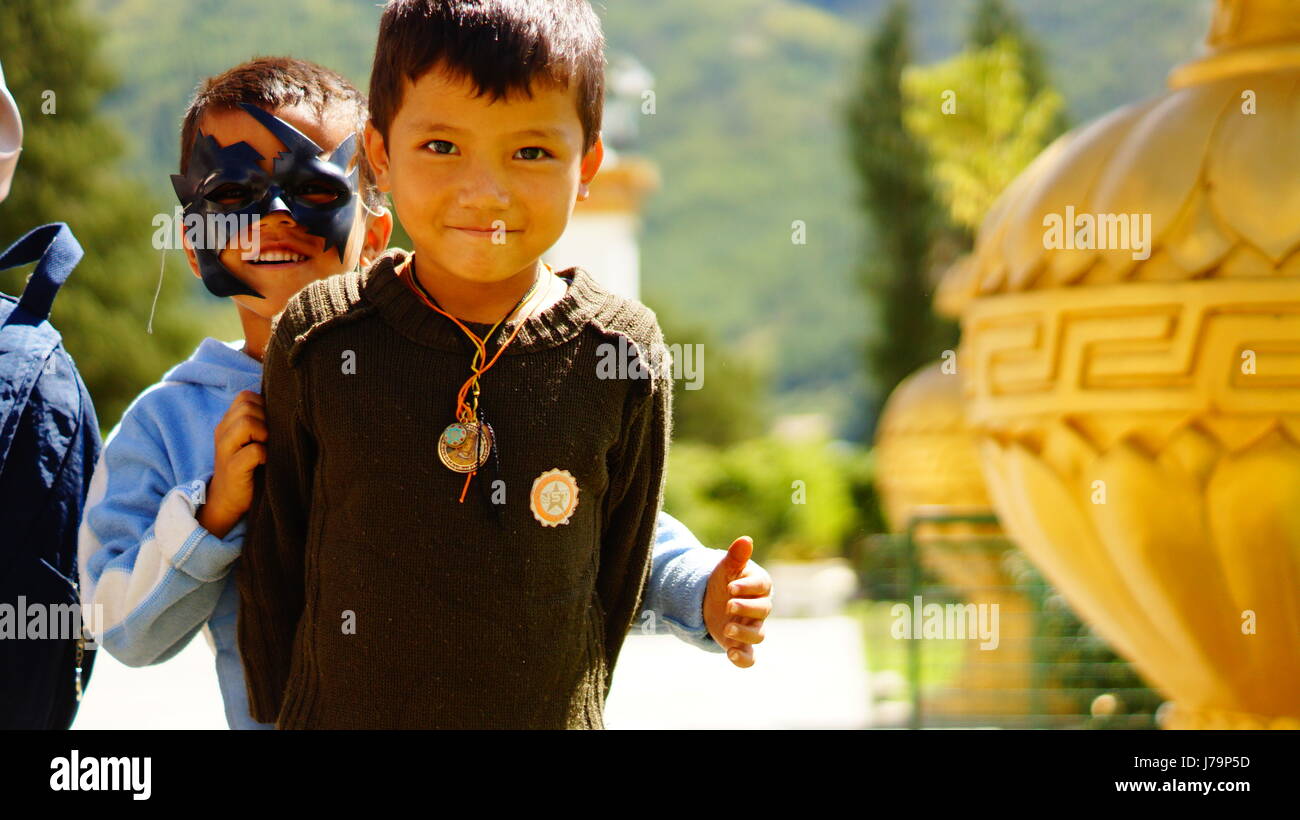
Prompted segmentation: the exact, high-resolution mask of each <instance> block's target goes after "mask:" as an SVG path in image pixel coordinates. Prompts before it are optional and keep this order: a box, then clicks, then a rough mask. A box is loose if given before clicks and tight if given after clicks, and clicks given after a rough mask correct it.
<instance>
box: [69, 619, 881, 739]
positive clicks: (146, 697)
mask: <svg viewBox="0 0 1300 820" xmlns="http://www.w3.org/2000/svg"><path fill="white" fill-rule="evenodd" d="M766 631H767V640H766V641H764V642H763V643H762V644H761V645H760V646H759V647H758V663H757V664H756V665H755V666H754V667H752V668H750V669H737V668H735V667H733V666H732V665H731V664H730V663H729V662H728V661H727V659H726V658H725V657H723V656H722V655H714V654H709V653H705V652H701V651H699V650H698V649H694V648H692V647H690V646H688V645H686V644H684V643H682V642H681V641H679V640H677V639H676V638H673V637H671V636H656V635H631V636H629V637H628V640H627V643H626V644H625V645H624V649H623V652H622V654H621V655H620V657H619V662H618V669H617V671H616V672H615V675H614V687H613V690H612V691H611V693H610V697H609V703H608V704H607V706H606V710H605V722H606V725H607V726H608V727H609V728H611V729H724V728H725V729H744V728H748V729H813V728H816V729H831V728H835V729H840V728H862V727H865V726H866V725H868V722H869V707H868V699H869V695H868V690H867V674H866V665H865V662H864V660H863V657H862V638H861V635H860V631H859V627H858V624H857V622H856V621H854V620H853V619H851V618H847V617H843V616H831V617H819V618H770V619H768V622H767V629H766ZM225 727H226V720H225V714H224V712H223V711H222V707H221V695H220V693H219V692H218V690H217V677H216V671H215V669H214V667H213V660H212V652H211V650H210V649H209V648H208V645H207V642H206V641H204V640H203V639H202V637H197V638H196V639H195V640H193V641H192V642H191V643H190V645H189V646H187V647H186V648H185V649H184V650H183V651H182V652H181V653H180V654H179V655H177V656H176V657H175V658H172V659H171V660H169V661H168V662H166V663H164V664H161V665H159V666H155V667H149V668H144V669H132V668H129V667H126V666H123V665H122V664H120V663H118V662H117V661H116V660H114V659H113V658H112V656H110V655H109V654H108V653H107V652H101V653H100V655H99V658H98V659H97V660H96V661H95V673H94V677H93V679H92V681H91V684H90V687H89V690H88V691H87V693H86V699H85V701H84V702H83V703H82V706H81V711H80V712H79V714H78V715H77V721H76V724H75V726H74V728H77V729H143V728H149V729H224V728H225Z"/></svg>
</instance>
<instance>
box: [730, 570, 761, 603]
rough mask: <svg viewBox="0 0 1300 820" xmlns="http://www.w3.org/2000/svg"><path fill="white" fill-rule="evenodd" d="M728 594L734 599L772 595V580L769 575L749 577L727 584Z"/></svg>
mask: <svg viewBox="0 0 1300 820" xmlns="http://www.w3.org/2000/svg"><path fill="white" fill-rule="evenodd" d="M727 592H729V593H731V596H732V597H733V598H761V597H763V596H764V595H770V594H772V579H771V578H769V577H767V574H766V573H764V574H762V575H747V576H745V577H744V578H737V579H736V580H734V581H732V582H731V583H729V584H727Z"/></svg>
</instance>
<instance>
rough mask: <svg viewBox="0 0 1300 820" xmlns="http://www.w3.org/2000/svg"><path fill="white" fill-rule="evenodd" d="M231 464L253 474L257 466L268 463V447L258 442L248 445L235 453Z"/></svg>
mask: <svg viewBox="0 0 1300 820" xmlns="http://www.w3.org/2000/svg"><path fill="white" fill-rule="evenodd" d="M230 463H231V465H232V466H234V467H237V468H239V469H240V470H248V471H250V472H251V471H252V469H253V468H254V467H256V466H257V465H259V464H265V463H266V447H265V446H264V445H261V444H258V443H256V442H253V443H250V444H246V445H244V446H243V447H241V448H240V450H239V452H238V453H235V456H234V458H233V459H231V462H230Z"/></svg>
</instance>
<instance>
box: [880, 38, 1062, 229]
mask: <svg viewBox="0 0 1300 820" xmlns="http://www.w3.org/2000/svg"><path fill="white" fill-rule="evenodd" d="M1023 54H1024V52H1023V49H1022V47H1021V46H1020V45H1019V44H1018V43H1017V42H1016V41H1015V40H1013V39H1012V38H1011V37H1009V36H1006V37H1003V38H1002V39H1000V40H998V41H997V42H995V43H994V44H993V45H991V46H987V47H984V48H978V49H973V50H968V51H964V52H962V53H961V54H958V55H957V56H955V57H952V58H951V59H948V60H945V61H943V62H941V63H936V64H934V65H928V66H910V67H908V68H907V69H906V70H905V71H904V72H903V93H904V97H905V99H906V103H905V104H906V110H905V111H904V113H903V120H904V122H905V123H906V124H907V128H908V130H909V131H911V132H912V133H913V134H914V135H915V136H916V137H917V138H919V139H920V140H921V141H922V142H923V143H924V144H925V146H926V149H927V152H928V154H929V155H930V157H931V158H932V165H931V168H930V172H931V174H932V177H933V179H934V183H935V187H936V189H937V190H938V192H939V196H940V198H941V200H942V201H943V203H944V206H945V208H946V209H947V211H948V214H949V216H950V217H951V218H952V220H953V221H954V222H956V223H957V224H958V225H960V226H961V227H962V228H964V229H965V230H967V231H969V232H971V233H973V232H974V231H976V230H978V228H979V226H980V223H981V222H982V221H983V220H984V215H985V214H986V213H987V212H988V209H989V207H990V206H991V205H992V204H993V202H994V200H996V199H997V198H998V196H999V195H1000V194H1001V193H1002V190H1003V189H1004V188H1005V187H1006V186H1007V185H1009V184H1010V183H1011V181H1012V180H1013V179H1015V178H1016V176H1017V175H1019V174H1020V172H1021V171H1022V170H1024V168H1025V166H1026V165H1028V164H1029V163H1030V162H1032V161H1033V159H1034V157H1036V156H1038V154H1039V152H1040V151H1042V150H1043V147H1044V146H1045V145H1047V143H1048V142H1049V141H1050V138H1051V135H1052V132H1053V129H1054V128H1055V125H1056V122H1057V118H1058V116H1059V115H1060V113H1061V111H1063V110H1064V100H1063V99H1062V98H1061V95H1060V94H1058V93H1057V92H1056V90H1055V89H1053V88H1051V87H1050V86H1049V87H1044V88H1042V89H1041V90H1039V91H1038V92H1037V93H1034V92H1033V91H1032V90H1031V86H1030V83H1029V81H1028V74H1027V69H1026V65H1025V63H1024V60H1023Z"/></svg>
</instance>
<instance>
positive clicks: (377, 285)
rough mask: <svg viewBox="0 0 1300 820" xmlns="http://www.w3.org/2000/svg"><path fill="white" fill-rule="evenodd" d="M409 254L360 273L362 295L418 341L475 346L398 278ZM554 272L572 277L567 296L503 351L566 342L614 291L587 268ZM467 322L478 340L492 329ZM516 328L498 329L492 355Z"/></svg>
mask: <svg viewBox="0 0 1300 820" xmlns="http://www.w3.org/2000/svg"><path fill="white" fill-rule="evenodd" d="M407 256H408V253H407V252H406V251H404V250H402V249H400V248H393V249H391V250H389V251H387V252H385V253H384V255H383V256H381V257H379V259H377V260H375V262H374V264H372V265H371V266H370V267H369V268H368V269H366V271H365V272H363V273H362V274H361V296H362V298H363V299H364V300H366V301H367V302H370V303H371V304H373V305H374V306H375V307H376V308H377V309H378V311H379V313H380V315H382V316H383V317H384V319H385V320H386V321H387V322H388V323H389V324H390V325H392V326H393V328H395V329H396V330H397V331H399V332H400V333H401V334H402V335H404V336H406V337H407V338H409V339H411V340H412V341H414V342H417V343H419V344H422V345H427V346H429V347H433V348H437V349H439V350H448V351H455V352H464V351H466V350H468V349H472V345H471V344H470V342H469V339H468V337H466V336H465V334H464V332H462V331H461V330H460V328H458V327H456V325H455V324H454V323H453V322H452V321H451V320H450V319H448V318H447V317H445V316H443V315H442V314H440V313H438V312H436V311H434V310H431V309H430V308H429V307H428V305H426V304H424V302H423V301H421V300H420V297H418V296H416V295H415V294H414V293H412V292H411V289H410V287H409V286H408V285H407V284H406V283H405V282H403V281H402V280H401V279H399V278H398V277H397V274H396V269H397V268H398V267H399V266H400V265H401V264H402V263H403V262H404V261H406V258H407ZM555 275H556V276H560V277H563V278H564V279H567V280H568V281H569V287H568V289H567V290H566V292H565V294H564V296H563V297H562V298H561V299H560V300H559V301H558V302H556V303H555V304H554V305H551V306H550V307H548V308H546V309H545V310H543V311H541V312H540V313H534V314H533V315H532V316H529V317H528V318H527V319H525V320H524V326H523V328H521V329H520V331H519V335H518V336H517V337H515V340H514V341H513V342H511V344H510V347H508V348H506V352H505V354H504V355H506V356H512V355H519V354H521V353H528V352H532V351H537V350H544V349H546V348H549V347H554V346H556V345H559V344H563V343H564V342H567V341H569V340H570V339H572V338H574V337H575V336H577V335H578V333H580V332H581V330H582V328H583V326H584V325H586V324H587V322H589V321H590V320H591V319H592V317H594V316H595V315H596V314H597V313H598V312H599V311H600V309H601V307H602V306H604V304H605V300H606V298H607V297H608V295H609V292H608V291H606V290H605V289H604V288H602V287H601V286H600V284H599V283H597V282H596V280H594V279H592V278H591V275H590V274H588V273H587V272H586V271H584V270H583V269H582V268H577V267H574V268H568V269H566V270H562V271H557V272H556V274H555ZM462 321H463V322H464V325H465V327H467V328H469V329H470V330H471V331H473V332H474V334H475V335H477V336H478V337H479V338H483V335H484V334H485V333H487V332H488V331H489V330H491V328H492V326H491V325H489V324H482V323H479V322H466V321H464V320H462ZM514 328H515V322H508V323H506V324H505V325H503V326H502V327H501V328H500V329H498V330H497V333H496V335H495V337H494V343H492V344H490V345H489V346H488V351H489V355H490V354H491V353H492V352H493V351H495V350H496V349H497V345H499V344H500V343H501V341H503V340H505V339H507V338H509V336H510V334H511V333H513V332H514Z"/></svg>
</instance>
